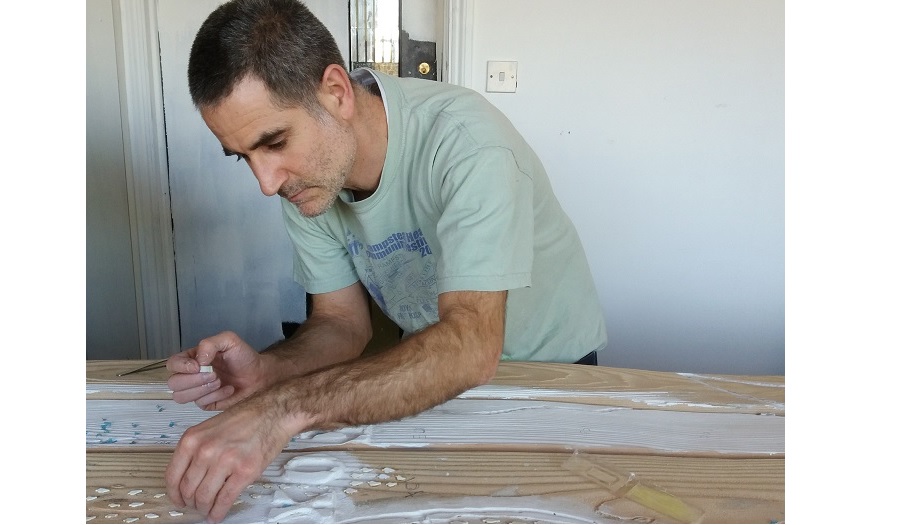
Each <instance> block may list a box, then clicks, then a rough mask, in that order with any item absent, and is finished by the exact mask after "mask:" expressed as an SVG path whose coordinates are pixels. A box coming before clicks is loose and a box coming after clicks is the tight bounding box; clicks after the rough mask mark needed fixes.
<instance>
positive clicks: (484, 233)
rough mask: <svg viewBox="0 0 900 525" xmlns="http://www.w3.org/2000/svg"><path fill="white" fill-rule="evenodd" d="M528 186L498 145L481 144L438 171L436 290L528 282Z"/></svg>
mask: <svg viewBox="0 0 900 525" xmlns="http://www.w3.org/2000/svg"><path fill="white" fill-rule="evenodd" d="M533 189H534V188H533V184H532V179H531V177H529V176H528V174H526V173H525V172H523V171H522V170H521V169H520V168H519V165H518V164H517V162H516V159H515V157H514V155H513V154H512V152H511V151H510V150H509V149H507V148H503V147H484V148H480V149H478V150H476V151H475V152H474V153H473V154H472V155H469V156H467V157H466V158H464V159H462V160H460V161H458V162H455V163H454V164H453V165H452V166H451V167H450V168H449V169H447V170H446V171H445V172H444V173H442V174H441V177H440V179H439V181H438V187H437V190H436V191H437V194H438V198H439V199H440V202H441V205H442V206H443V212H442V213H441V216H440V219H439V220H438V224H437V237H438V242H439V243H440V244H441V248H442V249H441V252H440V253H441V256H440V260H439V261H438V272H437V273H438V283H437V284H438V292H439V293H441V292H446V291H454V290H483V291H496V290H511V289H514V288H522V287H527V286H530V285H531V268H532V263H533V259H534V208H533Z"/></svg>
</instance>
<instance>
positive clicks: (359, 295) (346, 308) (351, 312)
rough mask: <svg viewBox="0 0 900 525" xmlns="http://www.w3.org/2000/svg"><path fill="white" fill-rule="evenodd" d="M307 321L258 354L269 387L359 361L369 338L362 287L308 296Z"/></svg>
mask: <svg viewBox="0 0 900 525" xmlns="http://www.w3.org/2000/svg"><path fill="white" fill-rule="evenodd" d="M312 301H313V307H312V313H311V314H310V316H309V318H308V319H307V320H306V321H304V322H303V324H301V325H300V327H299V328H298V329H297V332H296V333H294V334H293V335H292V336H291V337H289V338H288V339H285V340H283V341H279V342H277V343H275V344H273V345H272V346H270V347H268V348H266V349H265V350H263V351H262V352H261V353H260V357H261V358H262V361H263V368H264V370H265V377H266V378H267V379H268V381H267V383H268V384H269V385H272V384H275V383H278V382H279V381H282V380H284V379H287V378H289V377H292V376H297V375H304V374H307V373H309V372H312V371H314V370H318V369H320V368H323V367H326V366H329V365H332V364H335V363H340V362H343V361H348V360H350V359H353V358H356V357H359V355H360V354H361V353H362V352H363V350H364V349H365V346H366V344H367V343H368V342H369V340H370V339H371V338H372V323H371V320H370V312H369V302H368V296H367V295H366V292H365V289H364V288H363V286H362V284H361V283H359V282H356V283H354V284H352V285H350V286H348V287H346V288H343V289H341V290H337V291H335V292H329V293H326V294H317V295H313V296H312Z"/></svg>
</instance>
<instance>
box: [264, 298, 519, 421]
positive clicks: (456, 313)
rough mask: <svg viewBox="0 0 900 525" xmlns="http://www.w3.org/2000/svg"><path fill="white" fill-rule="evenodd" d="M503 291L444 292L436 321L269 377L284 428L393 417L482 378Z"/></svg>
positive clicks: (493, 362) (492, 365)
mask: <svg viewBox="0 0 900 525" xmlns="http://www.w3.org/2000/svg"><path fill="white" fill-rule="evenodd" d="M505 306H506V292H505V291H501V292H473V291H463V292H447V293H444V294H441V295H440V296H439V298H438V312H439V316H440V321H439V322H438V323H436V324H434V325H432V326H430V327H428V328H426V329H425V330H423V331H421V332H419V333H417V334H414V335H412V336H410V337H408V338H407V339H406V340H404V341H403V342H401V343H400V344H398V345H397V346H396V347H394V348H391V349H389V350H387V351H385V352H381V353H379V354H376V355H374V356H371V357H367V358H364V359H360V360H356V361H353V362H352V363H339V364H336V365H332V366H329V367H326V368H324V369H321V370H318V371H315V372H313V373H311V374H308V375H306V376H304V377H303V378H297V379H293V380H290V379H289V380H286V381H282V382H280V383H277V384H275V385H273V387H272V388H271V389H269V390H268V391H267V392H266V393H265V394H263V395H264V396H265V397H266V398H268V401H269V402H271V403H272V404H273V405H272V406H273V407H274V408H275V409H276V411H277V414H278V418H279V419H282V421H283V422H284V423H286V424H287V427H288V429H289V431H290V432H291V433H298V432H302V431H305V430H309V429H317V428H318V429H326V428H338V427H342V426H351V425H362V424H370V423H376V422H382V421H389V420H394V419H399V418H402V417H406V416H409V415H413V414H416V413H419V412H421V411H423V410H425V409H428V408H431V407H433V406H435V405H438V404H440V403H443V402H444V401H447V400H448V399H451V398H453V397H455V396H457V395H459V394H460V393H462V392H464V391H465V390H467V389H469V388H473V387H475V386H478V385H481V384H484V383H487V382H488V381H490V380H491V378H492V377H493V376H494V374H495V373H496V370H497V364H498V363H499V361H500V354H501V353H502V350H503V334H504V320H505Z"/></svg>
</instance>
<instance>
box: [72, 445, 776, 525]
mask: <svg viewBox="0 0 900 525" xmlns="http://www.w3.org/2000/svg"><path fill="white" fill-rule="evenodd" d="M572 457H573V456H572V454H571V453H547V452H532V453H524V452H483V451H469V452H453V451H413V450H406V451H396V450H367V451H353V452H347V451H339V452H336V451H331V452H313V453H284V454H281V455H279V456H278V458H277V459H276V460H275V461H274V462H273V463H272V465H271V466H270V467H269V468H268V469H267V470H266V472H265V473H264V474H263V476H262V477H261V478H260V480H259V481H258V482H257V483H254V484H253V485H251V486H250V487H248V488H247V489H246V490H245V491H244V492H243V493H242V494H241V496H240V498H239V501H238V502H237V503H236V505H235V507H234V509H233V510H232V512H231V513H230V514H229V516H228V517H227V518H226V522H231V523H250V522H264V521H270V520H271V521H279V522H332V523H333V522H363V523H379V522H398V523H410V522H420V523H421V522H436V523H440V522H449V521H453V520H458V521H465V522H469V523H472V522H475V523H501V522H506V523H509V522H517V523H522V522H534V521H540V522H550V523H580V522H594V523H597V522H601V523H602V522H638V523H648V522H657V523H673V522H676V520H674V519H673V518H672V517H670V516H667V515H665V514H663V513H661V512H659V511H656V510H653V509H650V508H648V507H646V506H644V505H641V504H638V503H636V502H634V501H631V500H629V499H625V498H622V497H619V496H616V495H615V494H613V493H612V492H611V491H610V490H609V489H608V487H604V486H602V484H598V483H597V482H596V481H595V480H592V479H590V478H588V477H583V476H579V475H575V474H573V473H572V472H571V471H569V470H567V468H566V467H565V465H566V464H567V463H566V462H567V461H568V460H570V458H572ZM579 457H580V458H585V459H587V460H590V461H592V462H596V463H597V464H599V465H604V466H606V467H608V468H610V469H614V470H616V471H619V472H623V473H633V474H634V476H635V478H636V479H637V480H640V481H641V482H642V483H644V484H646V485H648V486H654V487H657V488H659V489H662V490H664V491H666V492H667V493H668V494H670V495H671V496H673V497H674V498H677V500H678V501H680V502H683V503H684V504H685V505H689V506H691V507H694V508H697V509H699V510H701V511H702V512H703V518H702V521H703V522H707V523H773V522H782V521H783V520H784V459H759V458H749V459H748V458H743V459H725V458H685V457H673V456H668V457H662V456H642V455H607V454H579ZM169 458H170V455H169V454H168V453H141V454H134V453H91V452H89V453H88V454H87V497H88V498H89V500H88V501H87V505H86V515H87V517H88V519H90V520H91V521H92V522H94V523H123V521H124V520H125V519H127V518H133V519H134V518H136V520H135V522H136V523H151V522H152V523H187V522H202V517H200V516H198V515H197V513H196V512H184V513H183V514H182V515H174V516H173V515H170V514H169V512H170V511H175V512H181V510H180V509H175V508H174V507H173V506H172V504H171V502H169V500H168V498H167V497H165V496H164V495H162V494H163V493H164V489H163V487H164V482H163V476H164V472H165V467H166V465H167V463H168V461H169ZM685 473H690V475H685ZM98 489H107V490H108V492H102V490H101V492H97V491H98ZM136 491H140V492H136ZM91 498H95V499H91ZM110 504H114V505H118V506H117V507H113V508H111V507H110V506H109V505H110ZM134 504H140V505H139V506H134V507H132V506H130V505H134ZM113 514H115V516H112V515H113ZM147 514H153V515H155V516H157V517H151V518H148V517H147ZM91 516H94V518H91ZM110 516H112V517H110Z"/></svg>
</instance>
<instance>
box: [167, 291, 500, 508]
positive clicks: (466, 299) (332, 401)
mask: <svg viewBox="0 0 900 525" xmlns="http://www.w3.org/2000/svg"><path fill="white" fill-rule="evenodd" d="M505 306H506V292H505V291H503V292H449V293H444V294H441V295H440V296H439V298H438V312H439V316H440V321H438V322H437V323H436V324H434V325H432V326H430V327H428V328H426V329H425V330H423V331H422V332H420V333H418V334H415V335H413V336H410V337H409V338H407V339H406V340H404V341H403V342H401V343H400V344H399V345H397V346H396V347H394V348H391V349H388V350H386V351H384V352H381V353H379V354H376V355H374V356H371V357H367V358H363V359H355V360H352V361H350V362H342V363H337V364H333V365H330V366H327V367H326V368H323V369H320V370H316V371H314V372H311V373H309V374H307V375H305V376H292V377H288V378H287V379H284V380H282V381H280V382H278V383H276V384H275V385H273V386H271V387H269V388H267V389H265V390H262V391H259V392H257V393H256V394H254V395H252V396H250V397H248V398H247V399H245V400H244V401H243V402H241V403H238V404H237V405H234V406H233V407H231V408H230V409H229V410H226V411H224V412H222V413H220V414H218V415H216V416H214V417H212V418H210V419H208V420H206V421H204V422H202V423H200V424H198V425H196V426H194V427H191V428H189V429H188V430H187V431H186V432H185V433H184V435H183V436H182V438H181V440H180V441H179V443H178V446H177V447H176V449H175V453H174V454H173V457H172V461H171V462H170V463H169V467H168V469H167V471H166V485H167V488H168V491H169V492H168V493H169V496H170V497H171V498H172V500H173V501H174V502H175V503H176V504H177V505H185V504H186V505H189V506H191V507H194V508H197V509H198V510H200V511H201V512H203V513H204V514H206V515H207V518H208V519H209V520H211V521H220V520H222V519H223V518H224V517H225V514H226V513H227V512H228V510H229V509H230V508H231V505H232V503H233V502H234V500H235V499H236V498H237V497H238V495H239V494H240V492H241V491H242V490H243V489H244V488H245V487H246V486H247V485H248V484H249V483H251V482H253V480H255V479H257V478H258V477H259V475H260V474H261V473H262V471H263V470H264V469H265V468H266V466H268V465H269V463H271V462H272V460H273V459H274V457H275V456H276V455H277V454H278V452H280V451H281V450H282V448H283V447H284V445H285V444H286V443H287V442H288V441H289V440H290V438H291V436H294V435H296V434H299V433H300V432H303V431H305V430H311V429H316V428H334V427H341V426H347V425H359V424H367V423H375V422H381V421H388V420H393V419H398V418H401V417H405V416H409V415H412V414H416V413H418V412H421V411H423V410H425V409H427V408H430V407H433V406H435V405H437V404H439V403H442V402H444V401H447V400H448V399H451V398H453V397H454V396H456V395H458V394H460V393H462V392H463V391H465V390H467V389H469V388H472V387H474V386H477V385H480V384H483V383H486V382H487V381H489V380H490V379H491V378H492V377H493V376H494V374H495V373H496V370H497V364H498V363H499V361H500V355H501V353H502V350H503V334H504V321H505Z"/></svg>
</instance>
